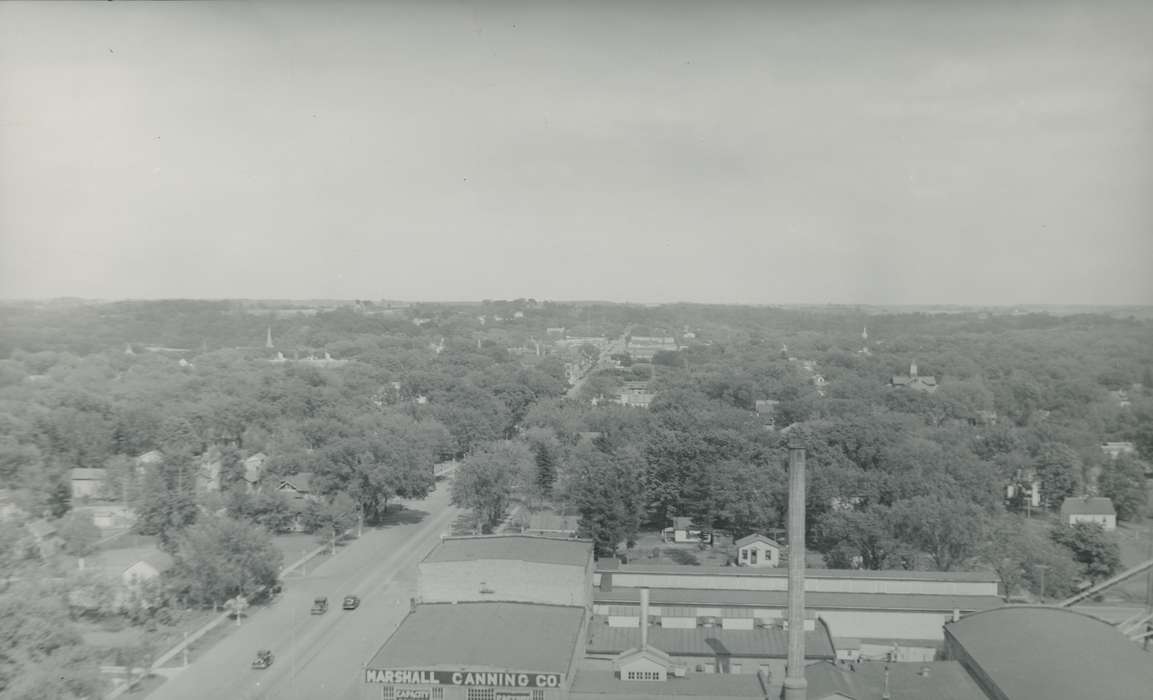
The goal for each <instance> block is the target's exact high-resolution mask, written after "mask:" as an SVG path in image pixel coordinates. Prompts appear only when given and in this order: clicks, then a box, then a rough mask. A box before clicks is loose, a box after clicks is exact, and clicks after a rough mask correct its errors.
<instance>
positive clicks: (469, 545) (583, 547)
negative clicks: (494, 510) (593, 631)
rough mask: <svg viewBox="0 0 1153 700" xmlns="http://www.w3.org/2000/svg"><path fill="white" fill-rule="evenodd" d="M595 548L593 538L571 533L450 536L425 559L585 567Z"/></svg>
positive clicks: (427, 560)
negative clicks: (517, 562) (551, 535)
mask: <svg viewBox="0 0 1153 700" xmlns="http://www.w3.org/2000/svg"><path fill="white" fill-rule="evenodd" d="M592 552H593V546H592V542H589V541H587V540H574V539H571V538H568V537H538V536H534V535H477V536H462V537H446V538H444V539H443V540H442V541H441V543H440V544H438V545H437V546H436V547H435V548H434V549H433V550H432V551H431V552H429V554H428V556H427V557H425V558H424V561H426V562H447V561H480V560H484V559H508V560H513V561H529V562H536V563H538V564H562V565H566V566H580V567H584V566H587V565H588V563H589V561H591V559H592Z"/></svg>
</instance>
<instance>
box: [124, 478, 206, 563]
mask: <svg viewBox="0 0 1153 700" xmlns="http://www.w3.org/2000/svg"><path fill="white" fill-rule="evenodd" d="M194 483H195V477H194V475H193V467H192V461H191V459H189V458H188V457H187V456H173V457H168V458H166V459H165V460H164V461H163V462H162V463H160V464H157V465H155V467H154V468H153V469H152V470H150V471H149V472H148V473H147V474H146V475H145V477H144V483H143V484H142V486H141V489H140V499H139V501H137V503H136V524H135V529H136V532H138V533H140V534H142V535H156V537H157V538H158V539H159V540H160V547H161V548H162V549H166V550H169V551H171V550H172V549H173V547H174V546H175V538H176V535H177V534H178V533H179V532H180V530H182V529H183V528H185V527H187V526H189V525H191V524H192V523H193V522H195V521H196V517H197V515H198V514H199V512H200V511H199V509H198V508H197V507H196V496H195V492H194Z"/></svg>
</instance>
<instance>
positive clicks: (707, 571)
mask: <svg viewBox="0 0 1153 700" xmlns="http://www.w3.org/2000/svg"><path fill="white" fill-rule="evenodd" d="M600 570H601V569H600V568H598V569H597V571H600ZM617 573H621V574H664V575H666V576H763V577H766V578H788V576H789V571H788V569H777V568H767V567H766V568H758V567H754V566H682V565H679V564H624V565H622V566H621V567H620V568H619V569H617ZM805 578H859V579H885V580H908V581H998V580H999V579H998V578H997V574H995V573H993V572H992V571H905V570H903V569H901V570H886V571H873V570H871V569H805Z"/></svg>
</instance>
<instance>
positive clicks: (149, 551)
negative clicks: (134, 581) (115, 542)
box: [89, 547, 175, 574]
mask: <svg viewBox="0 0 1153 700" xmlns="http://www.w3.org/2000/svg"><path fill="white" fill-rule="evenodd" d="M89 562H90V565H91V567H92V568H94V569H103V570H104V571H108V572H115V573H117V574H120V573H123V572H124V571H125V570H127V569H128V568H129V567H132V566H135V565H136V564H139V563H140V562H145V563H147V564H149V565H150V566H152V567H153V568H154V569H156V570H157V571H167V570H168V569H170V568H172V565H173V564H174V563H175V562H174V560H173V559H172V557H171V556H169V555H168V554H166V553H165V552H162V551H160V550H159V549H156V548H155V547H126V548H124V549H109V550H105V551H102V552H100V553H99V554H96V555H94V556H92V557H91V558H90V559H89Z"/></svg>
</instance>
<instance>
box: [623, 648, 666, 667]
mask: <svg viewBox="0 0 1153 700" xmlns="http://www.w3.org/2000/svg"><path fill="white" fill-rule="evenodd" d="M638 656H639V657H643V658H646V659H649V660H652V661H655V662H657V663H658V664H660V665H661V666H664V667H666V668H668V667H670V666H675V665H676V664H675V663H674V662H673V658H672V657H671V656H669V655H668V654H666V653H665V652H663V651H661V650H660V649H657V648H656V647H653V646H646V647H644V648H640V647H633V648H631V649H625V650H624V651H622V652H621V653H620V654H618V655H617V657H616V658H615V659H613V665H614V666H616V667H617V668H618V669H619V668H620V666H621V665H622V664H625V663H628V662H629V661H632V660H633V659H634V658H636V657H638Z"/></svg>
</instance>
